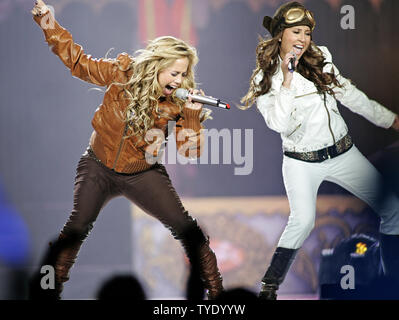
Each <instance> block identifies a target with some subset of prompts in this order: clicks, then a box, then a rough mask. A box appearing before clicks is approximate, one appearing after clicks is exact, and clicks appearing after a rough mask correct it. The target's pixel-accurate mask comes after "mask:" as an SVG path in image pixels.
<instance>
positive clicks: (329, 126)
mask: <svg viewBox="0 0 399 320" xmlns="http://www.w3.org/2000/svg"><path fill="white" fill-rule="evenodd" d="M324 107H325V108H326V111H327V115H328V128H329V129H330V133H331V136H332V138H333V141H334V144H335V137H334V133H333V131H332V129H331V116H330V113H329V112H328V108H327V104H326V94H325V93H324ZM327 154H328V150H327ZM328 157H330V155H328Z"/></svg>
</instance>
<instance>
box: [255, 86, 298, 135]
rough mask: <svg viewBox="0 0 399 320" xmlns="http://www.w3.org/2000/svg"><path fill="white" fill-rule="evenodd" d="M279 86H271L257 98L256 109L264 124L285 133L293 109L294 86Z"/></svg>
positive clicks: (287, 129)
mask: <svg viewBox="0 0 399 320" xmlns="http://www.w3.org/2000/svg"><path fill="white" fill-rule="evenodd" d="M279 86H280V88H278V89H275V88H273V87H272V88H271V89H270V91H269V92H268V93H266V94H264V95H261V96H259V97H258V98H257V100H256V104H257V107H258V110H259V111H260V113H261V114H262V116H263V118H264V119H265V122H266V125H267V126H268V127H269V128H270V129H272V130H274V131H277V132H278V133H282V134H286V133H287V132H288V131H289V130H290V128H289V123H290V116H291V112H292V110H293V105H294V98H295V95H296V90H295V88H294V87H293V86H292V85H291V88H289V89H288V88H286V87H284V86H283V85H282V84H279Z"/></svg>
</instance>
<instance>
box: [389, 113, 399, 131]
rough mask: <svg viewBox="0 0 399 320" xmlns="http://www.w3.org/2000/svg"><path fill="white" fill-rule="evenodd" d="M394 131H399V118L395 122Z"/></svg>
mask: <svg viewBox="0 0 399 320" xmlns="http://www.w3.org/2000/svg"><path fill="white" fill-rule="evenodd" d="M391 128H392V129H394V130H396V131H399V116H396V117H395V120H394V122H393V124H392V126H391Z"/></svg>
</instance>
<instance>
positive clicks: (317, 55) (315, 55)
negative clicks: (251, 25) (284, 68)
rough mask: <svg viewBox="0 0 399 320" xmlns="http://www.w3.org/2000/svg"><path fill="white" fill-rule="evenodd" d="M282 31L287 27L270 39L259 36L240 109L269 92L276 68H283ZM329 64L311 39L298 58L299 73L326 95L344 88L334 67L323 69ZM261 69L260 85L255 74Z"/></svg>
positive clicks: (250, 104)
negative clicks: (281, 61)
mask: <svg viewBox="0 0 399 320" xmlns="http://www.w3.org/2000/svg"><path fill="white" fill-rule="evenodd" d="M283 32H284V30H283V31H281V32H280V33H278V34H276V35H275V36H274V37H273V38H270V39H266V38H262V37H259V43H258V46H257V47H256V68H255V70H254V71H253V73H252V76H251V79H250V86H249V90H248V92H247V94H246V95H245V96H244V97H243V98H242V99H241V103H243V104H244V106H242V107H241V109H243V110H245V109H248V108H250V107H251V106H252V105H253V104H254V103H255V102H256V98H257V97H259V96H261V95H263V94H266V93H268V92H269V90H270V88H271V86H272V77H273V75H274V74H275V73H276V72H277V68H279V67H280V63H279V52H280V44H281V42H279V39H281V37H282V34H283ZM327 64H328V62H325V57H324V56H323V52H322V51H321V50H320V49H319V48H318V47H317V46H316V44H315V43H314V42H313V41H311V42H310V45H309V47H308V48H307V50H306V51H305V52H304V54H303V55H302V57H301V58H300V59H299V61H298V65H297V72H298V73H299V74H301V75H302V76H303V77H304V78H306V79H308V80H309V81H312V82H313V83H314V85H315V86H316V88H317V92H318V93H319V94H323V95H324V96H325V95H326V94H330V95H332V96H334V97H335V93H334V91H333V88H334V87H338V88H342V85H341V84H340V83H339V81H338V80H337V78H336V75H335V74H334V70H333V68H332V66H331V71H330V72H323V68H324V66H325V65H327ZM260 71H263V79H262V80H261V82H260V83H259V84H256V83H255V77H256V75H257V74H258V73H259V72H260Z"/></svg>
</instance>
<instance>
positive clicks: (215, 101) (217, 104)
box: [176, 88, 230, 109]
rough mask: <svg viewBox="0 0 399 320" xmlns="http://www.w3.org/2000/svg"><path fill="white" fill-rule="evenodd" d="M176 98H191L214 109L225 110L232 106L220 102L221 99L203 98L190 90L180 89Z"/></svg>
mask: <svg viewBox="0 0 399 320" xmlns="http://www.w3.org/2000/svg"><path fill="white" fill-rule="evenodd" d="M176 97H178V98H179V99H182V100H187V99H188V98H189V97H190V98H191V100H192V101H194V102H199V103H202V104H207V105H210V106H213V107H218V108H223V109H230V105H229V104H228V103H225V102H222V101H220V99H216V98H212V97H208V96H201V95H198V94H191V93H189V92H188V90H186V89H183V88H179V89H177V90H176Z"/></svg>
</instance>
